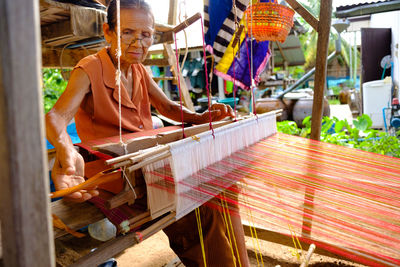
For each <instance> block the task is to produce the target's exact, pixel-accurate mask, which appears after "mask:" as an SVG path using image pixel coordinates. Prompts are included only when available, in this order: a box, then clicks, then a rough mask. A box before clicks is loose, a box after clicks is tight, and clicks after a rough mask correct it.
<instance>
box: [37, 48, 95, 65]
mask: <svg viewBox="0 0 400 267" xmlns="http://www.w3.org/2000/svg"><path fill="white" fill-rule="evenodd" d="M61 52H62V49H50V48H45V47H44V48H42V66H43V68H60V67H61V66H60V58H61ZM95 53H97V50H96V49H64V51H63V53H62V67H63V68H65V69H68V68H73V67H75V65H76V64H77V63H78V62H79V60H81V59H82V58H84V57H86V56H88V55H91V54H95Z"/></svg>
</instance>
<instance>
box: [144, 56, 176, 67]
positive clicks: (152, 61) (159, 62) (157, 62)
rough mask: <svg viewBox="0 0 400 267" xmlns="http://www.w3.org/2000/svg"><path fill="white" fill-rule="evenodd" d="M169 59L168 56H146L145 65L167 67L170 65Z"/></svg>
mask: <svg viewBox="0 0 400 267" xmlns="http://www.w3.org/2000/svg"><path fill="white" fill-rule="evenodd" d="M169 64H170V63H169V61H168V59H166V58H146V59H145V60H144V61H143V65H145V66H159V67H166V66H169Z"/></svg>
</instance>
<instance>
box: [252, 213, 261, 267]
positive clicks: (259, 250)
mask: <svg viewBox="0 0 400 267" xmlns="http://www.w3.org/2000/svg"><path fill="white" fill-rule="evenodd" d="M250 216H251V219H252V220H253V221H254V219H253V213H252V212H251V210H250ZM253 225H254V223H253ZM253 228H254V229H253V230H254V236H255V237H256V241H257V248H258V252H259V253H260V261H261V263H262V266H263V267H264V260H263V257H262V253H261V248H260V242H259V239H258V236H257V230H256V227H255V226H253ZM257 264H258V262H257Z"/></svg>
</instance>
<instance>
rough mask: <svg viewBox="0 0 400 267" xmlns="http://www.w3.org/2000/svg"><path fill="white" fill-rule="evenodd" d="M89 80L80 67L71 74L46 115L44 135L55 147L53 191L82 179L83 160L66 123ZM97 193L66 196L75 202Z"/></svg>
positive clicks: (76, 108)
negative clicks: (61, 92) (74, 145)
mask: <svg viewBox="0 0 400 267" xmlns="http://www.w3.org/2000/svg"><path fill="white" fill-rule="evenodd" d="M89 87H90V80H89V77H88V76H87V74H86V73H85V72H84V71H83V70H82V69H80V68H77V69H75V70H74V71H73V72H72V73H71V77H70V79H69V82H68V85H67V88H66V89H65V91H64V93H63V94H62V95H61V96H60V98H59V99H58V101H57V103H56V104H55V105H54V107H53V108H52V109H51V110H50V111H49V112H48V113H47V114H46V134H47V139H48V140H49V142H50V143H51V144H52V145H53V146H54V147H55V149H56V161H55V163H54V167H53V170H52V179H53V182H54V185H55V187H56V190H60V189H64V188H68V187H72V186H74V185H77V184H80V183H82V182H84V178H83V176H84V161H83V158H82V156H81V155H80V154H79V153H78V152H77V151H76V150H75V148H74V147H73V144H72V141H71V138H70V137H69V135H68V133H67V125H68V123H69V122H70V121H71V120H72V118H73V117H74V115H75V114H76V112H77V111H78V108H79V106H80V104H81V102H82V100H83V99H84V97H85V95H86V94H87V93H88V92H89ZM96 194H98V193H97V191H82V192H76V193H73V194H71V195H69V196H68V198H70V199H72V200H75V201H85V200H87V199H89V198H91V197H92V195H96Z"/></svg>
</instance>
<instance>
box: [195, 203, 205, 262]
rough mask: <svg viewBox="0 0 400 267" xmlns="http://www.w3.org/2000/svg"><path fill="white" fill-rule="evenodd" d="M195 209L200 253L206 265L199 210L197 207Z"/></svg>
mask: <svg viewBox="0 0 400 267" xmlns="http://www.w3.org/2000/svg"><path fill="white" fill-rule="evenodd" d="M195 211H196V220H197V229H198V231H199V238H200V246H201V253H202V254H203V261H204V267H207V261H206V251H205V249H204V240H203V229H202V227H201V218H200V210H199V208H196V210H195Z"/></svg>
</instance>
